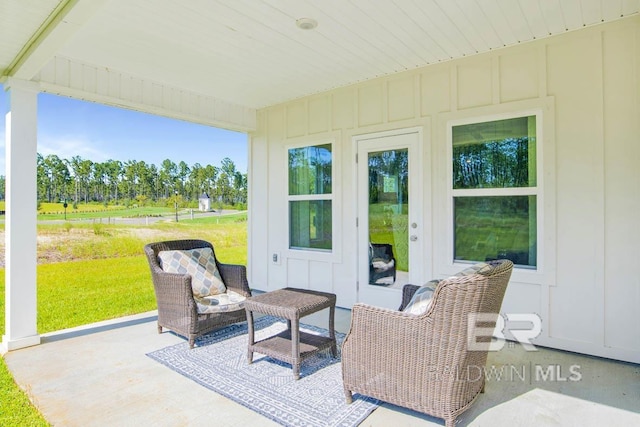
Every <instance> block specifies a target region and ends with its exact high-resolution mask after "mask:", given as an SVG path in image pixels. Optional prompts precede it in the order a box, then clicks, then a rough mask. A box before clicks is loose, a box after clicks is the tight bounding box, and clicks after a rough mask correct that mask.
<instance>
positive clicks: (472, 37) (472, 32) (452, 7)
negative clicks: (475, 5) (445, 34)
mask: <svg viewBox="0 0 640 427" xmlns="http://www.w3.org/2000/svg"><path fill="white" fill-rule="evenodd" d="M436 3H437V5H438V7H439V8H440V9H441V10H442V12H443V13H444V14H445V15H446V16H447V17H448V19H449V21H450V22H451V23H452V24H453V25H454V26H455V29H456V31H457V32H459V33H460V34H461V36H462V37H464V38H465V41H466V42H467V43H468V44H469V45H470V46H471V49H472V50H473V51H474V53H477V52H486V51H488V50H489V48H490V44H489V43H488V41H487V40H486V39H485V37H484V34H482V33H481V32H480V31H478V28H477V27H478V26H477V25H475V24H474V23H473V22H471V20H470V19H468V18H467V15H465V12H464V8H463V6H462V4H461V2H455V1H451V0H436ZM474 20H476V21H482V20H483V17H476V18H475V19H474Z"/></svg>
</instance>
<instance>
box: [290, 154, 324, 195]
mask: <svg viewBox="0 0 640 427" xmlns="http://www.w3.org/2000/svg"><path fill="white" fill-rule="evenodd" d="M302 194H331V144H325V145H316V146H311V147H301V148H293V149H291V150H289V195H292V196H297V195H302Z"/></svg>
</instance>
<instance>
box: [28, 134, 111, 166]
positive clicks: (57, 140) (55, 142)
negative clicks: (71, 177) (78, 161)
mask: <svg viewBox="0 0 640 427" xmlns="http://www.w3.org/2000/svg"><path fill="white" fill-rule="evenodd" d="M98 145H100V144H99V143H97V142H96V141H92V140H91V139H89V138H86V137H84V136H77V135H55V136H50V135H39V138H38V153H40V154H42V155H43V156H44V157H46V156H48V155H50V154H55V155H56V156H58V157H59V158H61V159H68V160H70V159H71V158H72V157H75V156H80V157H81V158H82V159H85V160H91V161H92V162H104V161H106V160H109V159H110V158H112V156H111V155H110V154H109V153H107V152H104V151H102V150H100V149H98V148H96V146H98Z"/></svg>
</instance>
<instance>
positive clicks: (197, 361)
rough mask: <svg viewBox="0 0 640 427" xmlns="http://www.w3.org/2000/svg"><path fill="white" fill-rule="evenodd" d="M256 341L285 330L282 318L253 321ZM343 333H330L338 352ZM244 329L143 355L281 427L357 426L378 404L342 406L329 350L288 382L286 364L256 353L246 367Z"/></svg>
mask: <svg viewBox="0 0 640 427" xmlns="http://www.w3.org/2000/svg"><path fill="white" fill-rule="evenodd" d="M255 329H256V332H255V333H256V335H255V336H256V340H261V339H263V338H266V337H268V336H271V335H274V334H277V333H278V332H281V331H283V330H285V329H286V323H285V321H284V320H282V319H277V318H275V317H271V316H265V317H261V318H258V319H256V321H255ZM300 329H301V330H303V331H305V332H308V333H314V334H319V335H325V336H328V335H329V333H328V331H327V330H326V329H322V328H317V327H315V326H309V325H304V324H301V325H300ZM344 337H345V336H344V334H341V333H336V339H337V341H338V349H340V348H341V346H342V341H343V340H344ZM247 344H248V342H247V325H246V323H244V324H239V325H232V326H229V327H227V328H223V329H222V330H220V331H215V332H213V333H211V334H209V335H206V336H204V337H202V338H200V339H199V340H197V341H196V347H195V348H193V349H192V350H190V349H189V345H188V344H187V343H186V342H184V343H181V344H177V345H173V346H170V347H167V348H163V349H161V350H157V351H154V352H152V353H149V354H147V356H149V357H151V358H152V359H154V360H156V361H158V362H160V363H162V364H163V365H165V366H167V367H169V368H171V369H173V370H174V371H176V372H178V373H180V374H182V375H184V376H185V377H187V378H190V379H192V380H194V381H195V382H197V383H199V384H201V385H203V386H205V387H207V388H208V389H210V390H213V391H215V392H217V393H219V394H221V395H223V396H226V397H228V398H230V399H232V400H234V401H236V402H238V403H240V404H242V405H244V406H246V407H247V408H249V409H252V410H254V411H256V412H258V413H260V414H262V415H264V416H265V417H267V418H269V419H271V420H273V421H275V422H277V423H279V424H282V425H285V426H313V427H316V426H327V427H329V426H345V427H346V426H357V425H359V424H360V423H361V422H362V421H363V420H364V419H365V418H366V417H367V416H369V414H370V413H371V412H372V411H373V410H375V409H376V408H377V407H378V405H379V402H378V401H377V400H375V399H372V398H369V397H365V396H360V395H358V394H354V396H353V403H352V404H351V405H347V403H346V402H345V396H344V391H343V388H342V371H341V369H342V368H341V364H340V359H339V357H340V353H339V352H338V359H335V358H333V357H332V356H331V352H330V351H329V350H325V351H322V352H320V353H318V354H316V355H315V356H313V357H311V358H309V359H306V360H305V361H303V362H302V365H301V367H300V379H299V380H297V381H296V380H294V379H293V372H292V370H291V365H289V364H287V363H284V362H280V361H277V360H275V359H272V358H270V357H267V356H264V355H262V354H259V353H254V355H253V363H252V364H251V365H249V364H247Z"/></svg>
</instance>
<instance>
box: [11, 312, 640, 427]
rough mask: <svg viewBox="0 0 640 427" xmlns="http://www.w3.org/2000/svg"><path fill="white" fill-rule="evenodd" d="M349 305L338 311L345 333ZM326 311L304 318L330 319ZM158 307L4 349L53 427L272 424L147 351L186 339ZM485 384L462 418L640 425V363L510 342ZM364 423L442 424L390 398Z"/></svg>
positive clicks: (474, 422) (495, 355)
mask: <svg viewBox="0 0 640 427" xmlns="http://www.w3.org/2000/svg"><path fill="white" fill-rule="evenodd" d="M350 315H351V312H350V311H349V310H344V309H338V310H337V311H336V329H337V330H338V331H340V332H346V331H347V330H348V328H349V322H350ZM326 317H327V316H326V313H325V311H323V312H320V313H316V314H314V315H312V316H308V317H305V318H303V319H302V322H303V323H307V324H314V325H317V326H321V327H325V328H326V327H327V321H326ZM155 321H156V313H155V312H149V313H144V314H141V315H136V316H130V317H126V318H120V319H115V320H113V321H107V322H101V323H97V324H92V325H87V326H83V327H80V328H74V329H70V330H64V331H59V332H55V333H50V334H46V335H43V337H42V344H41V345H39V346H35V347H31V348H26V349H22V350H16V351H13V352H10V353H7V354H5V355H4V358H5V361H6V363H7V365H8V367H9V370H10V371H11V373H12V374H13V376H14V378H15V380H16V382H17V383H18V384H19V385H20V387H22V388H23V389H24V390H26V392H27V393H28V394H29V396H30V397H31V399H32V400H33V402H34V403H35V405H36V406H37V407H38V409H39V410H40V412H41V413H42V414H43V415H44V417H45V418H46V419H47V420H48V421H49V422H50V423H51V424H52V425H54V426H83V427H88V426H141V425H153V426H239V427H240V426H242V427H246V426H271V425H276V424H275V423H273V422H272V421H270V420H268V419H266V418H264V417H263V416H261V415H259V414H257V413H255V412H253V411H251V410H249V409H247V408H245V407H244V406H241V405H240V404H237V403H235V402H233V401H231V400H229V399H227V398H225V397H222V396H221V395H219V394H217V393H215V392H212V391H210V390H208V389H206V388H204V387H202V386H200V385H199V384H197V383H195V382H193V381H191V380H189V379H187V378H185V377H183V376H182V375H180V374H177V373H176V372H173V371H172V370H170V369H168V368H166V367H165V366H163V365H161V364H159V363H157V362H155V361H154V360H152V359H150V358H149V357H147V356H146V353H149V352H151V351H154V350H157V349H160V348H163V347H166V346H170V345H173V344H176V343H179V342H182V341H184V340H183V339H182V338H180V337H178V336H176V335H174V334H172V333H163V334H158V333H157V332H156V322H155ZM487 370H488V373H489V374H488V375H489V377H488V381H487V386H486V391H485V393H484V394H483V395H481V396H480V398H479V399H478V400H477V401H476V403H475V404H474V406H472V407H471V409H469V410H468V411H467V412H465V413H464V414H463V415H462V416H461V417H459V419H458V424H457V425H459V426H492V427H496V426H510V427H511V426H581V427H584V426H604V425H611V426H613V425H616V426H630V425H640V365H636V364H631V363H623V362H615V361H611V360H607V359H600V358H595V357H590V356H583V355H579V354H574V353H568V352H562V351H557V350H550V349H542V348H539V349H538V351H533V352H528V351H525V350H524V349H523V348H522V347H521V346H520V345H516V344H513V343H506V345H505V346H504V348H503V349H502V350H500V351H497V352H492V353H490V355H489V360H488V362H487ZM361 425H362V426H385V427H386V426H442V425H444V422H443V421H442V420H441V419H437V418H433V417H429V416H427V415H424V414H420V413H417V412H414V411H410V410H407V409H404V408H399V407H396V406H393V405H389V404H384V405H382V406H381V407H379V408H378V409H376V410H375V411H374V412H373V413H372V414H371V415H370V416H369V417H368V418H367V419H366V420H365V421H364V422H363V423H362V424H361Z"/></svg>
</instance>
